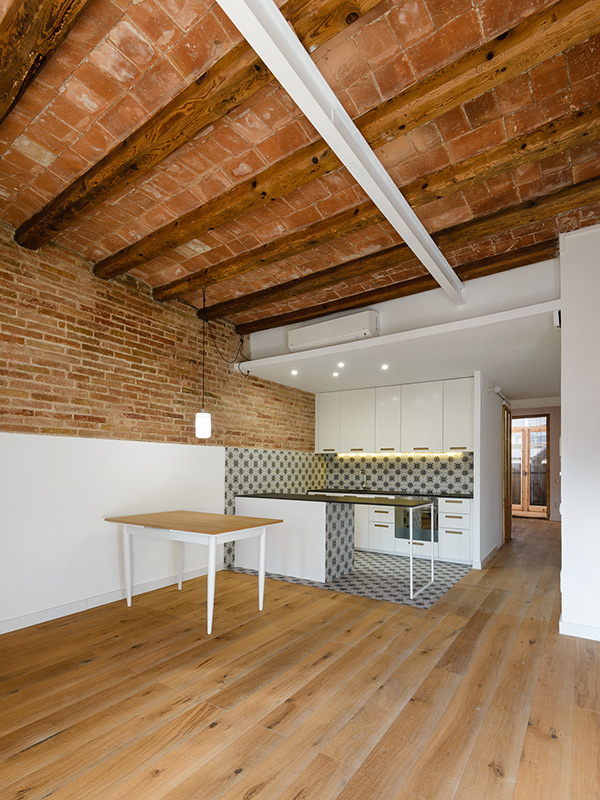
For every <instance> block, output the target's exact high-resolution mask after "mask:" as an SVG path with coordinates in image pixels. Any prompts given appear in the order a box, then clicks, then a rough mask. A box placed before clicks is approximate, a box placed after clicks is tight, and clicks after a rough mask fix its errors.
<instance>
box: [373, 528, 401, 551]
mask: <svg viewBox="0 0 600 800" xmlns="http://www.w3.org/2000/svg"><path fill="white" fill-rule="evenodd" d="M394 541H395V537H394V525H393V524H392V523H389V522H369V548H370V549H371V550H387V551H388V552H391V553H393V552H394Z"/></svg>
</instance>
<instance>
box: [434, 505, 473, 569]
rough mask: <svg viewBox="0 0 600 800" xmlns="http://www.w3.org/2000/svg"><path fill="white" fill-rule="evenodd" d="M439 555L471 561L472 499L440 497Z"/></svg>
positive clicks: (449, 558)
mask: <svg viewBox="0 0 600 800" xmlns="http://www.w3.org/2000/svg"><path fill="white" fill-rule="evenodd" d="M438 529H439V532H438V537H439V557H440V558H442V559H444V560H446V561H460V562H464V563H471V561H472V556H471V501H470V500H468V499H464V498H454V497H440V498H439V500H438Z"/></svg>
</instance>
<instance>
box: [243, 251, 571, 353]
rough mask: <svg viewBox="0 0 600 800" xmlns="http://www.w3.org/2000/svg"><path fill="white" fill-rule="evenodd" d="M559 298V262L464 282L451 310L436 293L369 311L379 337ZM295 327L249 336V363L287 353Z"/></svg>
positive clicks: (438, 291)
mask: <svg viewBox="0 0 600 800" xmlns="http://www.w3.org/2000/svg"><path fill="white" fill-rule="evenodd" d="M559 297H560V275H559V260H558V259H552V260H549V261H540V262H538V263H537V264H530V265H528V266H525V267H519V268H517V269H511V270H508V271H507V272H500V273H498V274H497V275H488V276H485V277H483V278H476V279H474V280H470V281H467V282H466V283H465V289H464V298H465V303H464V304H463V305H459V306H457V305H454V303H453V302H452V301H451V300H449V298H448V297H447V296H446V295H445V294H444V292H443V291H442V290H441V289H434V290H432V291H429V292H421V293H420V294H415V295H410V296H409V297H400V298H398V299H396V300H388V301H386V302H385V303H373V304H372V305H370V306H369V308H373V309H375V310H376V311H378V312H379V326H380V335H381V336H385V335H386V334H390V333H399V332H401V331H410V330H416V329H419V328H426V327H428V326H431V325H441V324H444V323H448V322H455V321H457V320H462V319H471V318H474V317H479V316H482V315H484V314H493V313H496V312H501V311H509V310H511V309H514V308H526V307H527V306H531V305H536V304H538V303H545V302H548V301H550V300H556V299H558V298H559ZM348 313H350V312H348V311H344V312H341V313H339V314H330V315H328V316H325V317H322V318H319V319H318V320H309V321H307V322H306V323H304V324H305V325H313V324H314V323H315V322H322V321H323V320H326V319H333V318H334V317H339V316H347V314H348ZM298 327H303V325H299V324H295V325H287V326H282V327H281V328H274V329H273V330H266V331H258V332H257V333H253V334H252V335H251V336H250V349H251V352H252V359H259V358H268V357H270V356H275V355H280V354H283V353H288V352H289V350H288V346H287V332H288V330H290V329H291V328H298Z"/></svg>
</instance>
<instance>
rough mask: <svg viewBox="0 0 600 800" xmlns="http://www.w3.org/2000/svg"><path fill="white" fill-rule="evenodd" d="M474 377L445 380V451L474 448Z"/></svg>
mask: <svg viewBox="0 0 600 800" xmlns="http://www.w3.org/2000/svg"><path fill="white" fill-rule="evenodd" d="M473 391H474V390H473V378H457V379H455V380H450V381H444V452H446V453H449V452H451V451H452V450H473V398H474V395H473Z"/></svg>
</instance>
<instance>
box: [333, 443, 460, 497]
mask: <svg viewBox="0 0 600 800" xmlns="http://www.w3.org/2000/svg"><path fill="white" fill-rule="evenodd" d="M325 458H326V460H327V476H326V481H327V488H329V489H333V488H340V489H363V488H364V489H376V490H378V491H390V492H407V493H410V494H432V493H433V494H471V493H472V492H473V453H467V452H465V453H457V454H456V455H449V454H446V453H439V454H436V455H434V454H428V455H420V454H415V455H414V456H411V455H406V454H402V455H389V456H368V455H367V456H344V457H342V458H340V457H338V456H336V455H326V456H325Z"/></svg>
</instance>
